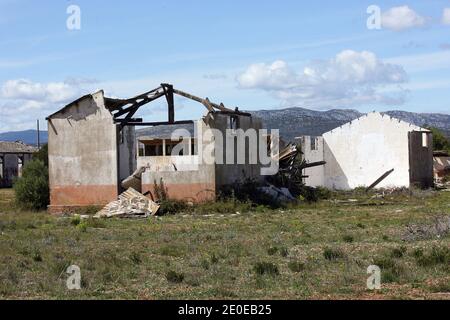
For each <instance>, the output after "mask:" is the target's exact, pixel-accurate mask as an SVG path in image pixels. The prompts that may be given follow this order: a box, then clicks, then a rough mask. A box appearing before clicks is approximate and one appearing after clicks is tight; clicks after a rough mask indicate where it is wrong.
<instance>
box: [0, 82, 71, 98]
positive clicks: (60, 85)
mask: <svg viewBox="0 0 450 320" xmlns="http://www.w3.org/2000/svg"><path fill="white" fill-rule="evenodd" d="M77 91H78V90H77V88H76V87H74V86H71V85H69V84H67V83H65V82H50V83H39V82H32V81H30V80H27V79H18V80H8V81H6V82H5V83H4V84H3V86H2V88H1V97H2V98H5V99H12V100H28V101H39V102H42V101H46V102H50V103H59V102H66V101H68V100H70V99H71V98H73V97H75V95H76V93H77Z"/></svg>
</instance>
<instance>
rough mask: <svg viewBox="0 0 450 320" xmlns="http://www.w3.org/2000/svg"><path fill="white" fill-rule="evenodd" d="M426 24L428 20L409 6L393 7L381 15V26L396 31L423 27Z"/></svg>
mask: <svg viewBox="0 0 450 320" xmlns="http://www.w3.org/2000/svg"><path fill="white" fill-rule="evenodd" d="M425 23H426V19H425V18H424V17H422V16H420V15H419V14H418V13H416V12H415V11H414V10H412V9H411V8H410V7H408V6H400V7H393V8H391V9H389V10H388V11H386V12H383V14H382V15H381V25H382V26H383V27H384V28H386V29H391V30H394V31H402V30H406V29H410V28H414V27H422V26H424V25H425Z"/></svg>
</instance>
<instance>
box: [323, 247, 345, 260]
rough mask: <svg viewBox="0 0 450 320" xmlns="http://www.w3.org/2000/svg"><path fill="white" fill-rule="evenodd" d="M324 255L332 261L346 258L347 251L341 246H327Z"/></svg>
mask: <svg viewBox="0 0 450 320" xmlns="http://www.w3.org/2000/svg"><path fill="white" fill-rule="evenodd" d="M323 257H324V258H325V259H327V260H330V261H335V260H338V259H341V258H345V253H344V251H342V250H341V249H339V248H325V249H324V250H323Z"/></svg>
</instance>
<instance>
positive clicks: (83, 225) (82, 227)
mask: <svg viewBox="0 0 450 320" xmlns="http://www.w3.org/2000/svg"><path fill="white" fill-rule="evenodd" d="M87 228H88V224H87V222H86V221H82V222H80V223H79V224H78V225H77V229H78V230H80V231H81V232H86V231H87Z"/></svg>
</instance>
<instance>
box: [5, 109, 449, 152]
mask: <svg viewBox="0 0 450 320" xmlns="http://www.w3.org/2000/svg"><path fill="white" fill-rule="evenodd" d="M250 112H251V113H252V114H254V115H255V116H257V117H259V118H261V119H262V120H263V122H264V125H265V127H266V128H268V129H276V128H279V129H280V133H281V136H282V137H283V138H284V139H285V140H286V141H291V140H293V139H294V138H295V137H298V136H300V135H322V134H323V133H325V132H327V131H330V130H332V129H334V128H337V127H339V126H341V125H342V124H344V123H346V122H349V121H352V120H354V119H356V118H358V117H361V116H362V115H363V113H361V112H358V111H356V110H351V109H335V110H329V111H314V110H309V109H304V108H289V109H281V110H260V111H250ZM385 114H388V115H390V116H391V117H394V118H397V119H400V120H403V121H406V122H410V123H413V124H415V125H418V126H426V125H428V126H432V127H436V128H438V129H440V130H442V131H443V132H444V133H445V134H446V135H447V137H450V114H439V113H414V112H407V111H398V110H394V111H387V112H385ZM181 127H183V126H177V127H176V128H181ZM172 129H173V128H172V127H170V128H168V127H166V126H161V127H153V128H142V129H138V130H137V135H138V136H143V135H154V136H157V135H163V136H169V134H170V130H172ZM188 129H190V130H191V131H192V128H188ZM36 137H37V133H36V130H26V131H18V132H5V133H0V141H17V140H20V141H23V142H25V143H27V144H33V145H34V144H36V139H37V138H36ZM47 139H48V137H47V132H46V131H41V142H42V143H46V142H47Z"/></svg>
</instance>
